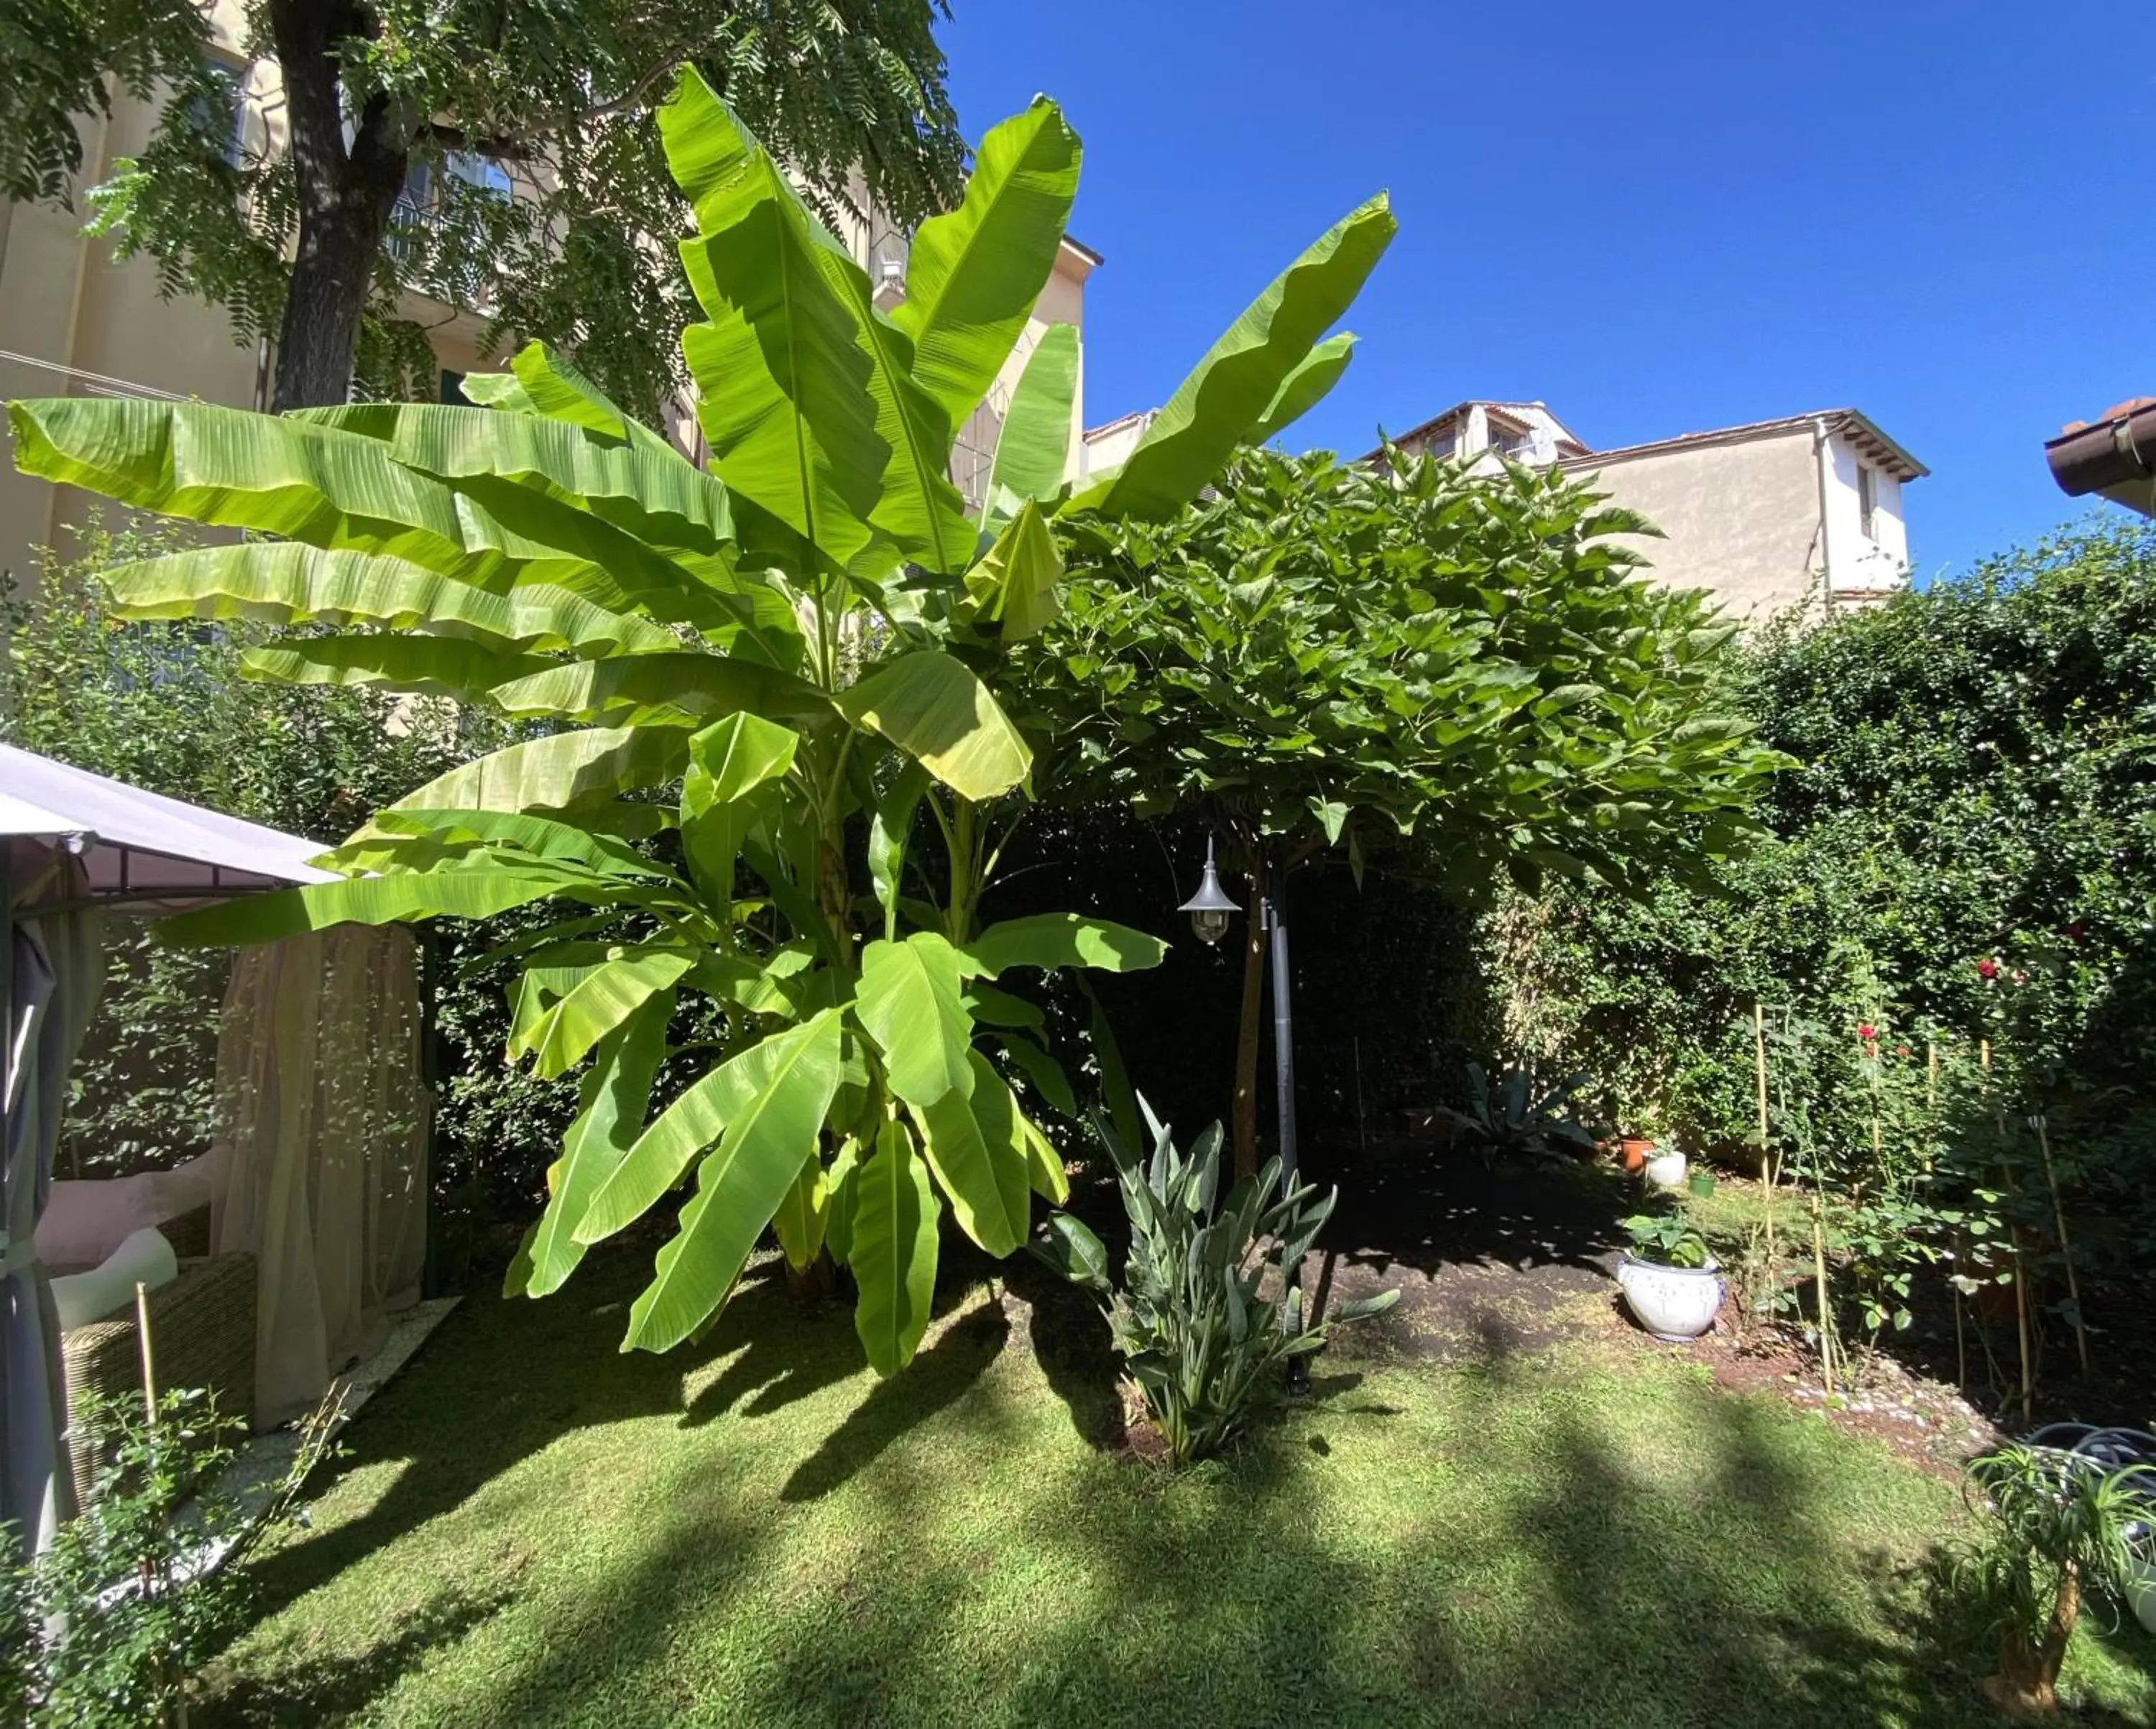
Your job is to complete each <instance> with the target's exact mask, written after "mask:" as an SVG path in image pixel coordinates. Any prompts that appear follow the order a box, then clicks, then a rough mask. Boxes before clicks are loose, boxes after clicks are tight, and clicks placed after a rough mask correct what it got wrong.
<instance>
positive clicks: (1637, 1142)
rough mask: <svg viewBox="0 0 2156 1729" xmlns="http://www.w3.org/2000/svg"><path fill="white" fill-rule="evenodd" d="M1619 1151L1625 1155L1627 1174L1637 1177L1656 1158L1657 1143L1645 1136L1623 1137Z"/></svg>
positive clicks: (1619, 1138)
mask: <svg viewBox="0 0 2156 1729" xmlns="http://www.w3.org/2000/svg"><path fill="white" fill-rule="evenodd" d="M1617 1147H1618V1150H1619V1151H1620V1152H1622V1153H1623V1154H1624V1155H1625V1175H1626V1176H1627V1177H1636V1176H1638V1175H1639V1174H1640V1172H1641V1171H1643V1170H1645V1168H1646V1164H1647V1161H1648V1160H1649V1159H1650V1158H1652V1157H1654V1156H1655V1143H1654V1142H1652V1141H1650V1140H1649V1139H1648V1138H1647V1137H1646V1136H1645V1135H1621V1136H1619V1137H1618V1141H1617Z"/></svg>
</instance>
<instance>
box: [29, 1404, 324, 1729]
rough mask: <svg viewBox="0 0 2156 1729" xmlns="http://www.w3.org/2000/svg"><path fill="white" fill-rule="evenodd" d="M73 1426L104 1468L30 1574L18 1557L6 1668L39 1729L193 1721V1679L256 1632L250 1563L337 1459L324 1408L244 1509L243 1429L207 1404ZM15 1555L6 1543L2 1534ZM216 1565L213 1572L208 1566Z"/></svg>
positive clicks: (133, 1409)
mask: <svg viewBox="0 0 2156 1729" xmlns="http://www.w3.org/2000/svg"><path fill="white" fill-rule="evenodd" d="M74 1420H75V1421H76V1422H77V1423H80V1424H83V1425H85V1429H86V1430H87V1432H88V1434H89V1436H90V1439H91V1441H92V1444H95V1446H97V1447H98V1448H99V1449H100V1454H101V1456H102V1457H103V1459H104V1463H103V1465H101V1466H100V1469H99V1471H98V1475H97V1480H96V1483H95V1486H94V1488H93V1490H92V1492H91V1498H90V1505H89V1506H86V1507H85V1508H84V1509H83V1510H82V1511H81V1513H80V1516H78V1517H76V1518H74V1519H73V1520H71V1521H69V1522H68V1523H66V1524H64V1525H62V1526H60V1527H59V1531H58V1532H57V1533H56V1535H55V1536H54V1540H53V1543H52V1547H49V1549H47V1550H46V1551H45V1552H44V1554H42V1555H40V1556H38V1557H36V1558H35V1559H34V1560H32V1561H28V1562H25V1561H23V1560H22V1559H20V1558H19V1557H16V1556H14V1555H13V1554H12V1553H11V1554H9V1555H8V1556H7V1557H5V1559H6V1573H7V1577H6V1585H5V1588H4V1590H0V1615H4V1618H5V1619H4V1624H0V1655H4V1660H5V1663H6V1670H7V1672H6V1674H5V1675H4V1677H0V1696H7V1695H12V1696H13V1699H14V1701H15V1702H16V1703H17V1705H18V1709H19V1710H21V1711H22V1715H19V1716H10V1717H9V1718H8V1721H10V1722H17V1723H23V1724H25V1725H28V1726H29V1729H48V1726H49V1729H60V1726H62V1725H64V1726H66V1729H145V1726H148V1729H167V1726H172V1725H179V1724H184V1723H185V1722H186V1721H187V1701H188V1699H189V1697H190V1696H191V1694H192V1693H193V1680H194V1675H195V1672H196V1671H197V1670H198V1669H200V1668H201V1667H202V1665H203V1663H204V1662H205V1661H206V1660H208V1658H210V1657H211V1656H213V1655H215V1654H216V1653H217V1652H218V1650H219V1649H222V1648H223V1646H224V1644H226V1643H227V1642H228V1640H229V1639H231V1638H232V1636H233V1634H234V1633H235V1632H237V1631H238V1630H239V1629H240V1628H241V1627H243V1626H244V1625H245V1624H246V1619H247V1612H248V1609H249V1604H250V1601H251V1598H252V1596H253V1591H252V1588H251V1582H250V1580H249V1576H248V1574H247V1573H246V1571H245V1568H244V1562H245V1561H246V1559H247V1557H248V1555H249V1552H250V1551H252V1550H254V1549H255V1548H256V1547H259V1545H260V1544H261V1543H262V1542H264V1541H265V1540H274V1539H275V1537H276V1536H277V1535H279V1533H280V1531H281V1530H282V1528H283V1527H284V1526H285V1525H286V1524H288V1523H289V1522H290V1521H291V1519H292V1516H293V1514H294V1512H295V1509H296V1507H297V1505H298V1502H299V1496H300V1489H301V1487H302V1485H304V1484H305V1480H306V1479H307V1477H308V1476H309V1475H311V1473H312V1471H313V1470H314V1468H315V1467H316V1465H319V1464H320V1463H321V1460H323V1458H324V1457H325V1456H326V1454H327V1452H328V1450H329V1438H330V1429H331V1423H330V1418H329V1413H328V1411H327V1409H326V1408H325V1410H322V1411H317V1412H316V1413H314V1414H313V1415H312V1416H311V1417H310V1418H309V1419H307V1421H306V1422H305V1424H303V1425H302V1429H301V1434H300V1445H299V1447H298V1449H296V1450H295V1453H294V1455H293V1456H292V1460H291V1461H290V1465H288V1466H287V1468H286V1470H285V1474H284V1475H283V1476H282V1477H281V1478H280V1479H279V1480H276V1481H275V1482H273V1483H272V1484H270V1485H269V1486H268V1493H267V1496H266V1498H264V1500H263V1501H261V1503H260V1504H259V1505H257V1506H253V1507H249V1508H245V1509H243V1508H242V1507H241V1506H239V1503H238V1502H237V1501H235V1500H234V1498H233V1497H232V1496H231V1495H230V1494H229V1493H228V1490H227V1487H226V1485H225V1484H224V1482H223V1475H224V1472H225V1470H226V1468H227V1467H228V1465H230V1464H231V1463H232V1460H233V1458H234V1449H235V1445H236V1443H237V1442H238V1440H239V1439H241V1438H243V1432H244V1429H245V1424H243V1423H241V1422H239V1420H238V1419H234V1418H228V1417H223V1416H221V1415H219V1414H218V1410H217V1408H216V1405H215V1403H214V1402H213V1400H212V1399H211V1398H209V1396H208V1394H206V1393H201V1392H198V1391H195V1390H192V1389H182V1390H180V1391H177V1392H172V1393H165V1394H164V1395H162V1397H161V1398H159V1399H158V1401H157V1412H156V1414H155V1416H154V1417H146V1416H145V1414H144V1412H143V1404H142V1400H141V1398H140V1397H139V1396H136V1395H130V1396H128V1397H126V1398H118V1399H106V1398H100V1397H98V1396H96V1395H87V1396H84V1397H80V1398H77V1399H76V1400H75V1401H74ZM0 1539H4V1540H5V1544H6V1547H7V1548H8V1549H9V1550H11V1551H12V1550H13V1547H14V1537H13V1531H12V1529H9V1530H6V1531H0ZM206 1563H207V1564H206Z"/></svg>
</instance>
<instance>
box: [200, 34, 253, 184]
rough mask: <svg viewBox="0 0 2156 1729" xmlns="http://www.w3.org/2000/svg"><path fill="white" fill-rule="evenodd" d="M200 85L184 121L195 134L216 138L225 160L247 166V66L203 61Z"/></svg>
mask: <svg viewBox="0 0 2156 1729" xmlns="http://www.w3.org/2000/svg"><path fill="white" fill-rule="evenodd" d="M203 72H204V74H205V76H204V79H203V88H202V89H201V90H198V91H197V92H196V94H195V95H194V96H193V99H192V100H190V101H189V102H188V104H187V123H188V125H189V126H191V127H192V128H193V131H195V132H196V133H197V134H198V135H199V136H204V137H208V138H213V139H216V140H218V141H220V146H221V151H222V154H223V157H224V160H225V162H226V163H227V164H228V166H230V167H234V168H244V167H246V166H247V69H246V68H245V67H244V66H235V65H234V64H232V63H231V62H230V61H228V60H220V59H208V60H205V61H204V62H203Z"/></svg>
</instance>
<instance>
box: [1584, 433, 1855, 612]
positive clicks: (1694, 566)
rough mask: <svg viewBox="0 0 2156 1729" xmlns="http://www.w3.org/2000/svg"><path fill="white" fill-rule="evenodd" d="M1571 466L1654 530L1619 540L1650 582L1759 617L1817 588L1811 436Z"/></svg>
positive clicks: (1816, 491) (1816, 485)
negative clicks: (1708, 596)
mask: <svg viewBox="0 0 2156 1729" xmlns="http://www.w3.org/2000/svg"><path fill="white" fill-rule="evenodd" d="M1570 466H1571V468H1572V469H1573V473H1574V474H1575V475H1578V477H1579V478H1581V479H1584V480H1587V481H1588V482H1589V484H1590V485H1593V486H1594V488H1595V489H1596V490H1598V491H1601V492H1606V493H1608V494H1609V496H1610V498H1611V500H1613V501H1614V503H1617V504H1620V505H1624V506H1625V508H1626V509H1628V510H1637V511H1638V512H1639V513H1640V515H1641V516H1645V518H1647V520H1648V521H1650V522H1652V523H1653V524H1654V525H1655V527H1657V528H1659V529H1660V530H1661V531H1662V535H1663V536H1664V537H1663V538H1661V539H1655V538H1654V537H1653V536H1645V535H1625V536H1620V537H1619V539H1620V541H1621V542H1622V543H1623V544H1625V545H1627V546H1632V547H1634V548H1635V549H1636V550H1637V551H1639V552H1640V553H1641V554H1642V555H1643V556H1644V557H1645V558H1646V559H1647V561H1648V562H1649V563H1650V565H1651V566H1652V567H1653V575H1654V577H1655V581H1657V582H1661V583H1664V584H1666V585H1667V586H1669V587H1673V588H1705V589H1708V590H1711V591H1712V593H1714V596H1715V598H1717V600H1718V601H1719V602H1720V603H1722V605H1723V606H1725V607H1727V608H1728V609H1729V611H1730V612H1731V613H1732V614H1735V615H1737V616H1740V617H1754V616H1756V617H1765V616H1768V615H1770V614H1772V613H1778V612H1781V611H1783V610H1784V609H1786V608H1789V607H1791V606H1793V605H1795V604H1797V603H1799V602H1802V601H1804V600H1806V599H1808V598H1810V597H1811V596H1812V595H1813V594H1814V593H1815V592H1816V589H1817V587H1818V578H1817V576H1816V574H1815V570H1816V567H1817V565H1818V562H1819V544H1818V541H1819V522H1820V480H1819V464H1818V463H1817V461H1816V460H1815V458H1814V455H1813V449H1812V440H1811V439H1810V438H1809V437H1807V436H1804V435H1803V434H1783V435H1782V436H1779V437H1776V438H1768V439H1758V440H1755V441H1753V442H1750V443H1746V444H1722V445H1708V446H1704V447H1702V448H1698V449H1689V450H1673V451H1664V452H1661V453H1657V454H1645V455H1641V456H1638V457H1635V458H1631V459H1619V460H1616V461H1613V462H1609V463H1607V464H1604V465H1602V466H1601V467H1599V468H1598V467H1597V466H1596V465H1595V462H1594V459H1593V458H1592V457H1589V458H1586V459H1582V460H1581V461H1579V462H1578V463H1576V464H1571V465H1570ZM1852 526H1853V524H1852Z"/></svg>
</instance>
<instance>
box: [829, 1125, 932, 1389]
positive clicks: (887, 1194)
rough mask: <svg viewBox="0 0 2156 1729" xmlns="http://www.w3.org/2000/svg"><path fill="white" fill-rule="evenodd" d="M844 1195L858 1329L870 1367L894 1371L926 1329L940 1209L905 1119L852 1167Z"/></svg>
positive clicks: (902, 1364)
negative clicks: (862, 1161)
mask: <svg viewBox="0 0 2156 1729" xmlns="http://www.w3.org/2000/svg"><path fill="white" fill-rule="evenodd" d="M846 1193H847V1213H846V1264H847V1265H848V1266H849V1267H850V1268H851V1269H852V1270H853V1275H854V1282H855V1285H857V1286H858V1287H859V1289H860V1298H859V1300H858V1301H856V1302H855V1306H854V1330H855V1331H856V1332H858V1333H859V1334H860V1339H861V1345H862V1347H863V1348H864V1349H865V1351H866V1352H868V1358H869V1364H870V1367H872V1368H874V1369H875V1372H877V1373H878V1374H879V1375H895V1374H896V1373H897V1372H899V1371H900V1370H901V1369H902V1368H904V1367H906V1364H908V1363H909V1362H912V1361H913V1353H914V1352H915V1351H916V1349H918V1348H919V1347H920V1344H921V1335H922V1334H923V1333H924V1332H926V1331H927V1330H928V1316H929V1306H930V1303H931V1301H932V1299H933V1297H934V1295H935V1291H936V1257H937V1241H936V1223H937V1214H938V1213H940V1212H941V1211H942V1208H941V1207H940V1206H939V1205H938V1204H937V1199H936V1191H935V1189H934V1188H932V1186H931V1185H930V1183H929V1181H928V1167H927V1166H926V1165H925V1164H923V1163H922V1162H921V1160H920V1159H919V1158H918V1157H916V1156H915V1153H914V1151H913V1136H911V1134H909V1133H908V1132H907V1131H906V1125H905V1124H904V1123H902V1122H887V1123H885V1125H884V1127H883V1131H882V1132H881V1133H880V1134H879V1135H878V1136H876V1150H875V1155H874V1156H873V1157H870V1158H869V1159H868V1160H866V1161H865V1162H864V1163H862V1164H861V1165H860V1167H859V1168H857V1169H856V1170H855V1171H854V1172H853V1173H852V1175H851V1176H850V1177H849V1179H848V1181H847V1185H846Z"/></svg>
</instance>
